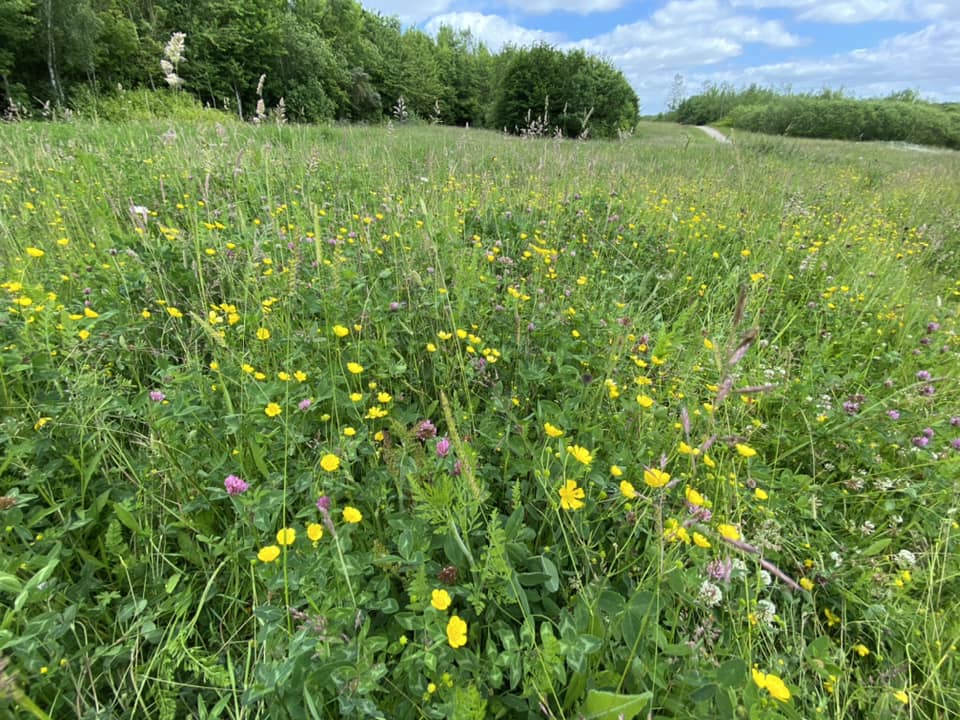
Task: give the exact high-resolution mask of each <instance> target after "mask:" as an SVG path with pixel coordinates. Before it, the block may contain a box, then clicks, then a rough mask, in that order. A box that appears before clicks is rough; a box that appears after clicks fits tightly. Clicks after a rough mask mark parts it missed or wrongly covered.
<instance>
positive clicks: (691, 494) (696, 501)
mask: <svg viewBox="0 0 960 720" xmlns="http://www.w3.org/2000/svg"><path fill="white" fill-rule="evenodd" d="M683 494H684V497H686V498H687V502H688V503H690V504H691V505H694V506H696V507H705V506H706V503H707V500H706V498H704V497H703V495H701V494H700V493H699V492H698V491H696V490H694V489H693V488H692V487H690V486H689V485H687V487H686V489H684V491H683Z"/></svg>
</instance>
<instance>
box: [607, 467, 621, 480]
mask: <svg viewBox="0 0 960 720" xmlns="http://www.w3.org/2000/svg"><path fill="white" fill-rule="evenodd" d="M610 474H611V475H613V476H614V477H615V478H617V477H620V476H621V475H623V470H621V469H620V466H619V465H611V466H610Z"/></svg>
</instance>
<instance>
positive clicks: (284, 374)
mask: <svg viewBox="0 0 960 720" xmlns="http://www.w3.org/2000/svg"><path fill="white" fill-rule="evenodd" d="M277 377H278V378H279V379H280V380H282V381H283V382H290V373H288V372H287V371H286V370H281V371H280V372H278V373H277Z"/></svg>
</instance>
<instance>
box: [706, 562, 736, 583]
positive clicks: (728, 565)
mask: <svg viewBox="0 0 960 720" xmlns="http://www.w3.org/2000/svg"><path fill="white" fill-rule="evenodd" d="M732 573H733V562H732V561H731V560H730V558H727V559H726V560H720V559H719V558H717V559H716V560H713V561H711V562H710V563H709V564H708V565H707V575H708V576H709V577H710V578H712V579H714V580H720V581H722V582H730V575H731V574H732Z"/></svg>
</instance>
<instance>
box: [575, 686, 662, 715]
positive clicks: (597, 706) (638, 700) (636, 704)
mask: <svg viewBox="0 0 960 720" xmlns="http://www.w3.org/2000/svg"><path fill="white" fill-rule="evenodd" d="M652 697H653V693H652V692H651V691H649V690H648V691H647V692H645V693H640V694H639V695H620V694H618V693H613V692H606V691H604V690H590V691H589V692H588V693H587V701H586V702H585V703H584V704H583V710H582V714H583V718H584V720H620V718H622V719H623V720H631V718H633V717H634V716H635V715H636V714H637V713H639V712H640V711H641V710H643V708H644V707H645V706H646V705H647V703H648V702H650V699H651V698H652Z"/></svg>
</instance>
